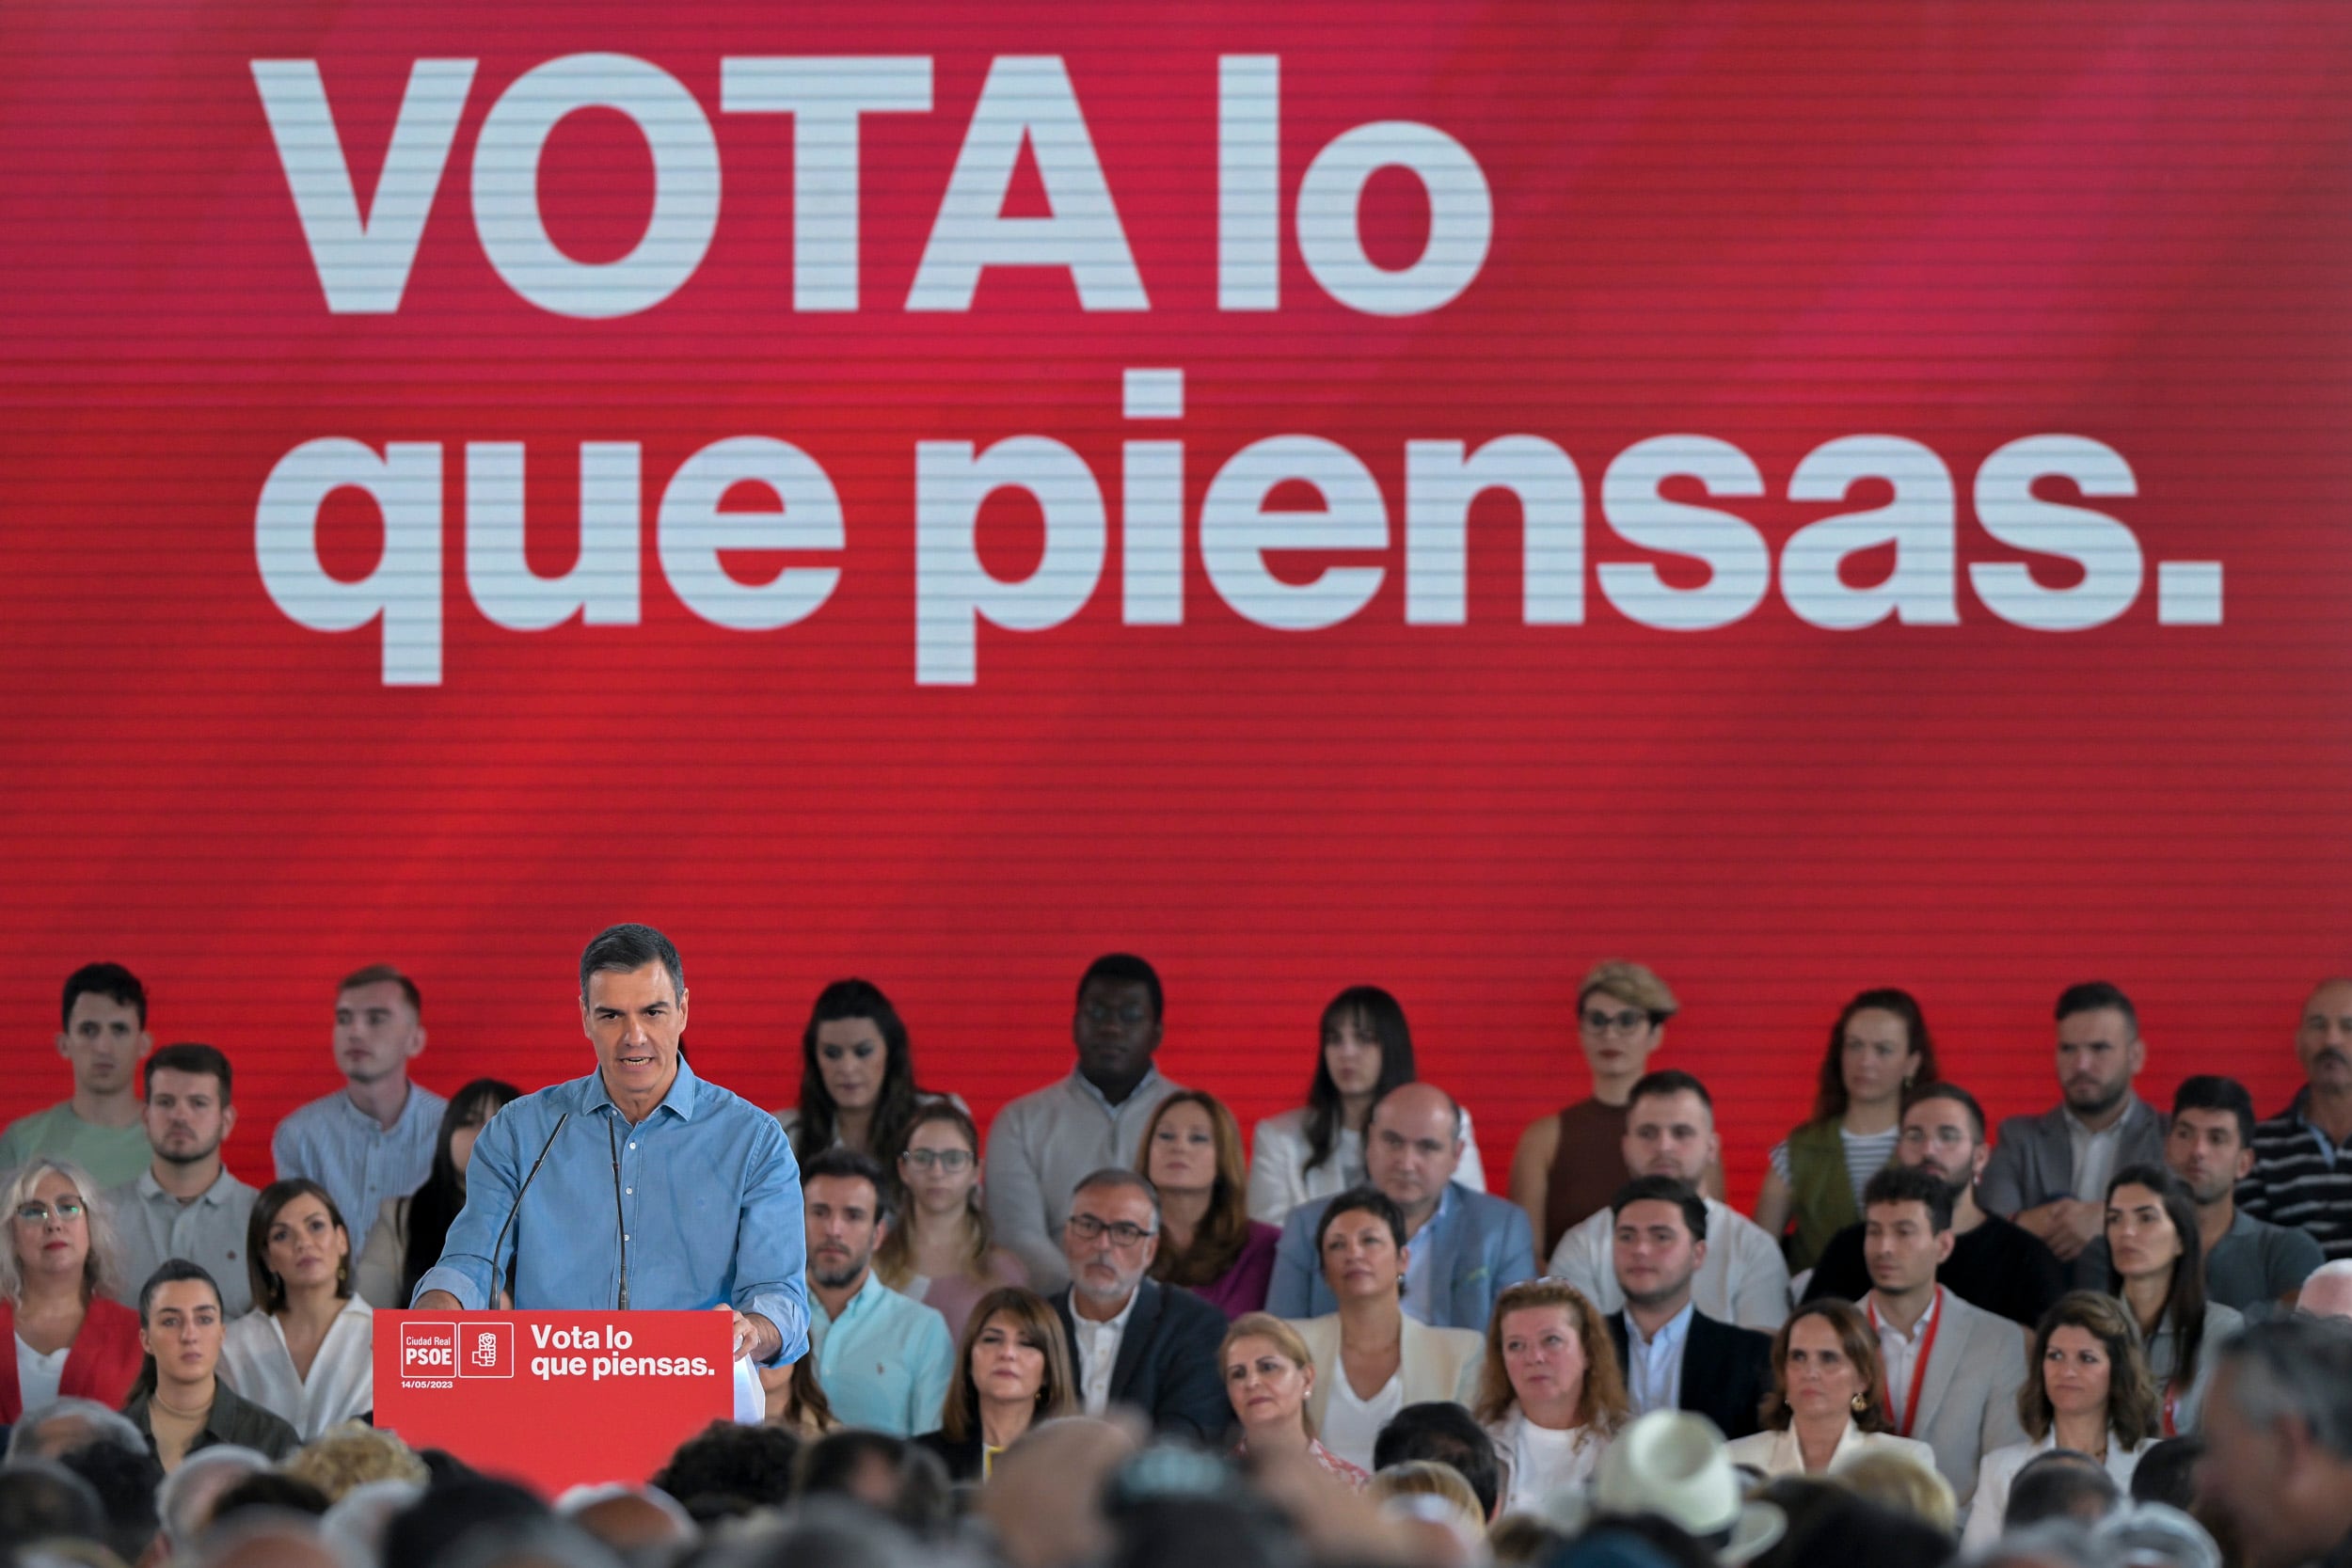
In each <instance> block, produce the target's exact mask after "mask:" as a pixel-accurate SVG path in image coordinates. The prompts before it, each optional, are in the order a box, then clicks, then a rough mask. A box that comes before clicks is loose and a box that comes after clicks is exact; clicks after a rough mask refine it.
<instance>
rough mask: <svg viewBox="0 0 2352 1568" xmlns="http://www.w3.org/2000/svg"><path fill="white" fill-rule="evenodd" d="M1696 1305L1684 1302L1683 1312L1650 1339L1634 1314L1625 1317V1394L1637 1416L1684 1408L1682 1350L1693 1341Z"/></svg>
mask: <svg viewBox="0 0 2352 1568" xmlns="http://www.w3.org/2000/svg"><path fill="white" fill-rule="evenodd" d="M1693 1305H1694V1304H1692V1303H1691V1302H1687V1301H1686V1302H1684V1303H1683V1304H1682V1310H1681V1311H1679V1312H1677V1313H1676V1314H1675V1315H1674V1316H1673V1317H1671V1318H1668V1319H1667V1320H1666V1321H1665V1322H1664V1323H1660V1324H1659V1325H1658V1332H1657V1333H1656V1334H1654V1335H1652V1336H1650V1337H1649V1338H1646V1339H1645V1338H1642V1325H1641V1324H1639V1323H1635V1322H1634V1321H1633V1314H1632V1313H1630V1312H1628V1313H1627V1314H1626V1315H1625V1362H1626V1366H1625V1392H1626V1398H1627V1400H1628V1401H1629V1402H1630V1403H1631V1404H1632V1406H1633V1414H1635V1415H1636V1416H1646V1415H1648V1414H1649V1413H1650V1412H1651V1411H1653V1410H1677V1409H1679V1408H1681V1405H1682V1347H1683V1346H1684V1345H1686V1344H1688V1343H1690V1341H1691V1313H1692V1307H1693Z"/></svg>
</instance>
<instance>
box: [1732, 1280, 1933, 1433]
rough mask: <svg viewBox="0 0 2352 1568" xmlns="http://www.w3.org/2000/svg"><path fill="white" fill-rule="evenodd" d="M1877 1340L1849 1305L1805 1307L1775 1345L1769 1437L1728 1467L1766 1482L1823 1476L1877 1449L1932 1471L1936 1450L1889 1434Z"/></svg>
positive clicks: (1767, 1416) (1767, 1412) (1768, 1407)
mask: <svg viewBox="0 0 2352 1568" xmlns="http://www.w3.org/2000/svg"><path fill="white" fill-rule="evenodd" d="M1885 1385H1886V1373H1885V1369H1884V1367H1883V1364H1882V1363H1881V1362H1880V1360H1879V1347H1878V1336H1877V1335H1876V1334H1874V1333H1873V1332H1872V1331H1871V1328H1870V1323H1869V1320H1867V1318H1865V1317H1864V1316H1863V1315H1862V1314H1861V1312H1859V1311H1858V1310H1856V1309H1855V1307H1853V1305H1852V1304H1851V1303H1850V1302H1843V1301H1815V1302H1807V1303H1806V1304H1805V1305H1804V1306H1803V1307H1798V1308H1797V1310H1796V1313H1795V1315H1794V1316H1792V1317H1790V1318H1789V1320H1788V1322H1787V1323H1783V1324H1782V1325H1781V1329H1780V1332H1779V1333H1778V1334H1777V1335H1775V1336H1774V1337H1773V1338H1772V1395H1771V1397H1770V1398H1768V1399H1767V1400H1766V1401H1765V1406H1764V1426H1765V1428H1766V1430H1764V1431H1762V1432H1759V1433H1755V1434H1754V1435H1753V1436H1748V1437H1742V1438H1740V1439H1738V1440H1737V1441H1736V1442H1734V1443H1733V1444H1732V1445H1731V1449H1730V1452H1731V1460H1732V1463H1733V1464H1735V1465H1748V1466H1750V1467H1751V1468H1754V1469H1756V1470H1760V1471H1762V1472H1763V1473H1764V1474H1765V1475H1767V1476H1793V1475H1820V1474H1822V1473H1823V1472H1827V1471H1834V1470H1836V1467H1837V1465H1839V1463H1840V1462H1842V1461H1845V1460H1848V1459H1851V1458H1852V1457H1854V1456H1855V1455H1857V1454H1863V1453H1867V1452H1870V1451H1872V1450H1874V1449H1886V1450H1889V1451H1892V1452H1896V1453H1900V1454H1905V1455H1907V1456H1909V1457H1910V1458H1911V1459H1913V1460H1915V1461H1916V1462H1917V1463H1918V1464H1920V1465H1924V1466H1926V1467H1927V1468H1929V1469H1933V1468H1934V1467H1935V1450H1934V1449H1931V1448H1929V1447H1928V1446H1927V1445H1926V1444H1925V1443H1922V1442H1919V1441H1917V1440H1916V1439H1915V1438H1910V1437H1898V1436H1894V1435H1891V1434H1889V1433H1888V1432H1887V1430H1886V1402H1885V1397H1884V1393H1883V1390H1884V1388H1885Z"/></svg>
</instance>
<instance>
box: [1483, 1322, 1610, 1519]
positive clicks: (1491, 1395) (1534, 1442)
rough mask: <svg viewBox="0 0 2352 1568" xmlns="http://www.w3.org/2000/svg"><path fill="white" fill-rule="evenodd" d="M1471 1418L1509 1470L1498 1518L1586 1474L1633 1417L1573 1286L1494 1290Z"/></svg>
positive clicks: (1600, 1330)
mask: <svg viewBox="0 0 2352 1568" xmlns="http://www.w3.org/2000/svg"><path fill="white" fill-rule="evenodd" d="M1470 1413H1471V1414H1472V1415H1474V1416H1476V1417H1477V1418H1479V1420H1481V1421H1482V1422H1484V1423H1485V1424H1486V1431H1487V1433H1489V1434H1490V1435H1492V1437H1493V1438H1494V1441H1495V1449H1496V1451H1497V1452H1498V1453H1500V1454H1501V1455H1502V1459H1503V1461H1504V1463H1505V1465H1506V1466H1507V1468H1508V1470H1509V1476H1510V1480H1509V1483H1508V1485H1507V1487H1506V1489H1505V1492H1504V1497H1503V1502H1502V1506H1503V1509H1504V1511H1505V1512H1506V1513H1509V1512H1516V1511H1518V1510H1520V1509H1540V1508H1541V1507H1542V1506H1543V1503H1544V1499H1545V1498H1547V1497H1550V1496H1551V1495H1552V1494H1553V1493H1555V1492H1559V1491H1562V1490H1564V1489H1566V1488H1570V1487H1579V1488H1581V1486H1583V1485H1584V1483H1585V1482H1586V1481H1589V1480H1590V1479H1591V1478H1592V1474H1593V1471H1594V1468H1595V1467H1596V1466H1597V1465H1598V1464H1599V1463H1600V1456H1601V1454H1602V1453H1604V1452H1605V1451H1607V1449H1608V1448H1609V1440H1610V1439H1611V1438H1613V1437H1614V1436H1615V1435H1616V1433H1617V1429H1618V1428H1620V1427H1622V1426H1623V1425H1625V1423H1626V1421H1627V1420H1628V1419H1629V1418H1630V1417H1631V1415H1632V1412H1631V1410H1630V1409H1629V1408H1628V1406H1627V1403H1626V1395H1625V1378H1624V1375H1623V1374H1622V1373H1620V1372H1619V1371H1618V1370H1617V1354H1616V1351H1615V1349H1614V1348H1613V1346H1612V1345H1611V1344H1610V1342H1609V1330H1608V1327H1607V1325H1606V1324H1604V1323H1602V1321H1601V1316H1600V1313H1599V1312H1598V1311H1597V1309H1596V1308H1595V1307H1594V1306H1593V1304H1592V1303H1591V1302H1589V1301H1587V1300H1585V1299H1584V1297H1583V1295H1582V1294H1581V1292H1579V1291H1578V1290H1577V1289H1576V1287H1575V1286H1573V1285H1565V1284H1562V1283H1561V1282H1560V1281H1558V1280H1555V1279H1531V1280H1527V1281H1525V1282H1523V1283H1521V1284H1518V1285H1514V1286H1512V1287H1511V1288H1510V1289H1509V1290H1507V1291H1503V1292H1502V1296H1501V1298H1500V1299H1498V1300H1497V1301H1496V1302H1495V1315H1494V1321H1493V1323H1489V1324H1488V1325H1487V1328H1486V1359H1485V1361H1484V1363H1483V1364H1482V1366H1481V1368H1480V1371H1479V1377H1478V1392H1477V1394H1476V1396H1475V1399H1474V1402H1473V1403H1472V1404H1471V1406H1470Z"/></svg>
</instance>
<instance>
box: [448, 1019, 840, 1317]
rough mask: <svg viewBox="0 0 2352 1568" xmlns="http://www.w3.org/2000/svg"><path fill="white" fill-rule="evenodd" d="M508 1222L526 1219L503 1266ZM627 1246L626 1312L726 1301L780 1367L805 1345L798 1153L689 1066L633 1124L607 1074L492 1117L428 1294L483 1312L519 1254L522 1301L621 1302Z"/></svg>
mask: <svg viewBox="0 0 2352 1568" xmlns="http://www.w3.org/2000/svg"><path fill="white" fill-rule="evenodd" d="M567 1116H568V1117H569V1119H568V1120H564V1121H563V1129H562V1132H560V1133H559V1132H557V1123H558V1121H559V1120H561V1119H562V1118H564V1117H567ZM550 1135H553V1142H549V1141H548V1140H549V1137H550ZM542 1148H545V1149H546V1150H547V1163H546V1164H545V1165H543V1166H542V1167H541V1168H540V1171H539V1174H538V1175H537V1176H536V1177H535V1178H532V1180H531V1184H530V1191H528V1192H526V1193H523V1194H522V1201H521V1204H520V1206H519V1208H518V1207H517V1205H516V1192H517V1191H518V1190H519V1189H520V1188H521V1187H522V1185H523V1181H524V1179H525V1178H526V1177H527V1176H529V1174H530V1171H531V1167H532V1163H533V1162H535V1161H536V1160H538V1158H539V1153H540V1150H541V1149H542ZM616 1153H617V1154H618V1156H619V1159H620V1170H619V1172H618V1173H617V1174H615V1172H614V1170H613V1168H612V1162H613V1157H614V1155H615V1154H616ZM616 1205H617V1207H616ZM509 1214H512V1215H513V1216H514V1224H513V1226H512V1227H509V1228H508V1230H507V1235H506V1242H505V1245H504V1247H503V1248H502V1249H501V1253H500V1255H499V1256H496V1257H493V1256H492V1248H494V1247H497V1246H498V1245H499V1230H500V1227H501V1226H504V1225H505V1224H506V1220H507V1216H508V1215H509ZM624 1238H626V1239H627V1242H628V1304H629V1306H630V1307H648V1308H662V1309H669V1310H678V1309H687V1310H691V1309H698V1308H704V1307H719V1306H729V1307H734V1308H735V1309H736V1310H737V1311H739V1312H742V1313H745V1314H747V1315H748V1314H751V1313H757V1314H758V1315H759V1316H761V1317H764V1318H766V1319H767V1320H768V1321H769V1322H770V1323H773V1324H775V1325H776V1332H777V1333H779V1334H781V1335H782V1336H783V1337H784V1348H783V1350H782V1352H781V1353H780V1354H778V1356H777V1358H776V1359H777V1360H778V1361H795V1360H798V1359H799V1358H800V1357H801V1355H802V1354H803V1353H804V1352H805V1351H806V1350H807V1349H808V1295H807V1287H806V1285H805V1284H804V1283H803V1278H802V1271H803V1270H804V1269H805V1268H806V1267H807V1266H808V1254H807V1247H806V1243H805V1242H804V1240H803V1234H802V1228H801V1168H800V1166H799V1164H797V1163H795V1162H794V1160H793V1158H792V1148H791V1146H790V1145H789V1144H787V1142H786V1141H785V1136H784V1130H783V1129H782V1128H780V1127H778V1126H777V1125H776V1118H775V1117H771V1116H770V1115H769V1114H768V1113H767V1112H765V1111H763V1110H761V1109H760V1108H759V1107H758V1106H756V1105H755V1104H753V1103H752V1102H751V1101H748V1100H745V1099H744V1098H742V1097H741V1096H740V1095H737V1094H731V1093H729V1092H728V1091H727V1090H725V1089H723V1088H721V1087H719V1086H718V1085H716V1084H708V1083H705V1082H704V1081H703V1080H702V1079H700V1078H697V1077H696V1076H694V1069H692V1068H691V1067H689V1066H687V1064H686V1060H685V1058H684V1057H682V1056H681V1057H680V1058H679V1059H678V1065H677V1080H676V1082H675V1083H674V1084H672V1085H670V1092H669V1093H668V1094H667V1095H664V1096H663V1097H662V1100H661V1103H660V1104H659V1105H657V1106H655V1107H654V1108H653V1110H652V1111H651V1112H650V1113H648V1114H647V1115H646V1117H645V1119H644V1121H641V1122H639V1123H638V1124H637V1125H635V1126H634V1127H632V1126H630V1125H629V1122H628V1117H625V1116H623V1115H622V1114H621V1112H620V1108H619V1107H618V1106H616V1105H614V1104H613V1103H612V1096H611V1095H610V1094H608V1093H607V1092H606V1091H605V1086H604V1075H603V1074H602V1073H600V1072H592V1073H590V1074H589V1075H588V1076H587V1077H585V1078H575V1079H573V1080H572V1081H571V1082H570V1083H568V1084H558V1085H555V1086H554V1087H552V1088H547V1089H541V1090H540V1091H539V1092H538V1093H537V1094H534V1095H530V1096H527V1097H525V1098H524V1099H521V1100H517V1101H515V1102H514V1103H513V1104H511V1105H508V1106H505V1107H504V1108H502V1109H501V1111H500V1112H499V1113H498V1114H497V1115H496V1116H494V1117H491V1118H490V1122H489V1125H488V1126H486V1127H485V1128H484V1129H483V1130H482V1136H481V1137H480V1138H479V1139H478V1140H477V1141H476V1142H475V1144H474V1146H473V1158H472V1160H471V1161H470V1162H469V1164H468V1166H467V1170H466V1207H465V1210H464V1212H461V1213H460V1214H459V1215H458V1216H457V1218H456V1219H455V1220H454V1221H453V1222H452V1223H451V1225H450V1227H449V1240H448V1241H447V1242H446V1243H444V1244H443V1245H442V1248H441V1260H440V1262H439V1263H437V1264H436V1265H435V1266H434V1267H433V1268H432V1269H430V1270H428V1271H426V1273H425V1275H424V1277H423V1278H422V1279H421V1280H419V1281H418V1282H417V1294H419V1295H422V1294H423V1293H424V1292H425V1291H448V1292H449V1293H450V1294H452V1295H453V1296H455V1297H456V1298H457V1300H458V1302H459V1304H460V1305H461V1306H463V1307H465V1308H466V1309H467V1310H468V1311H479V1310H481V1309H482V1308H483V1307H485V1305H486V1304H487V1303H488V1302H489V1300H490V1298H491V1285H492V1281H494V1280H497V1279H499V1278H501V1277H502V1276H503V1275H504V1274H505V1272H506V1269H507V1266H508V1260H509V1259H512V1260H513V1267H514V1271H515V1305H516V1307H520V1308H524V1309H572V1310H579V1309H586V1308H596V1307H611V1306H614V1305H616V1304H617V1303H618V1302H619V1299H620V1285H621V1246H622V1242H623V1239H624Z"/></svg>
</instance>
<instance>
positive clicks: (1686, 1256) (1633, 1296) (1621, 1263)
mask: <svg viewBox="0 0 2352 1568" xmlns="http://www.w3.org/2000/svg"><path fill="white" fill-rule="evenodd" d="M1609 1208H1610V1212H1611V1213H1612V1215H1613V1219H1614V1225H1615V1228H1614V1229H1613V1231H1612V1232H1611V1238H1610V1261H1611V1267H1612V1268H1613V1270H1614V1272H1615V1274H1616V1276H1617V1289H1618V1290H1619V1291H1622V1292H1623V1293H1624V1295H1625V1303H1626V1304H1625V1307H1624V1308H1623V1309H1622V1310H1620V1311H1616V1312H1612V1313H1610V1314H1609V1338H1611V1339H1612V1340H1613V1341H1615V1343H1616V1347H1617V1365H1618V1366H1619V1367H1621V1368H1623V1369H1625V1386H1626V1392H1627V1394H1628V1395H1629V1397H1630V1398H1631V1399H1632V1400H1633V1402H1634V1404H1633V1414H1635V1415H1636V1416H1646V1415H1648V1414H1649V1413H1650V1411H1652V1410H1654V1409H1661V1410H1662V1409H1675V1408H1679V1409H1682V1410H1688V1411H1692V1412H1694V1413H1695V1414H1697V1415H1701V1416H1704V1417H1706V1418H1708V1420H1710V1421H1713V1422H1714V1423H1715V1425H1716V1427H1717V1428H1718V1429H1720V1430H1721V1431H1722V1433H1723V1434H1724V1436H1725V1437H1746V1436H1749V1435H1750V1434H1752V1433H1756V1432H1758V1431H1761V1430H1762V1428H1763V1408H1764V1396H1765V1395H1767V1394H1769V1393H1771V1392H1772V1336H1771V1335H1769V1334H1759V1333H1757V1332H1756V1330H1754V1329H1752V1328H1741V1327H1740V1326H1739V1325H1738V1324H1737V1323H1718V1322H1716V1321H1715V1320H1714V1319H1713V1318H1710V1317H1708V1315H1707V1314H1706V1313H1704V1312H1702V1311H1700V1310H1699V1309H1698V1308H1697V1307H1694V1306H1692V1304H1691V1282H1692V1279H1694V1278H1696V1277H1697V1275H1698V1271H1699V1264H1700V1263H1701V1262H1703V1261H1704V1260H1705V1259H1706V1258H1707V1200H1706V1199H1705V1198H1703V1197H1701V1196H1699V1194H1698V1191H1697V1189H1695V1188H1693V1187H1692V1186H1690V1185H1689V1184H1688V1183H1686V1182H1683V1181H1680V1180H1677V1179H1675V1178H1674V1177H1671V1176H1640V1177H1636V1178H1634V1179H1633V1180H1631V1181H1629V1182H1628V1183H1627V1184H1626V1185H1625V1186H1623V1187H1620V1188H1619V1189H1617V1193H1616V1196H1613V1197H1612V1198H1611V1199H1610V1200H1609ZM1629 1314H1630V1315H1631V1318H1632V1322H1633V1326H1634V1327H1635V1328H1638V1329H1639V1330H1640V1331H1641V1333H1642V1336H1643V1340H1642V1343H1643V1348H1644V1354H1645V1357H1652V1353H1653V1352H1654V1357H1653V1358H1651V1359H1645V1360H1644V1361H1643V1362H1642V1363H1640V1364H1638V1365H1637V1364H1636V1363H1635V1362H1634V1360H1633V1359H1632V1356H1631V1354H1630V1351H1631V1348H1632V1347H1631V1342H1630V1339H1629V1335H1628V1333H1627V1328H1626V1323H1627V1318H1628V1315H1629Z"/></svg>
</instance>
